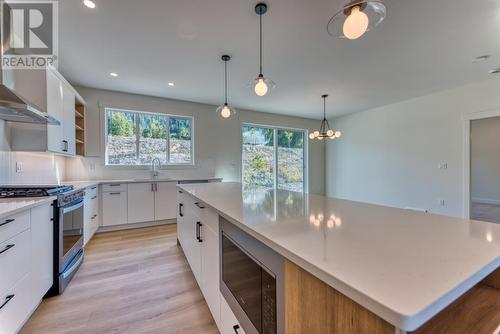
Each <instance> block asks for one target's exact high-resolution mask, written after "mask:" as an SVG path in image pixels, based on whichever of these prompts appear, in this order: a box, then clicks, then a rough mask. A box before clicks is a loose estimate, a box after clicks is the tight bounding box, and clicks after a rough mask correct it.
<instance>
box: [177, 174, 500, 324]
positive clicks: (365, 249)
mask: <svg viewBox="0 0 500 334" xmlns="http://www.w3.org/2000/svg"><path fill="white" fill-rule="evenodd" d="M178 187H179V188H181V189H183V190H184V191H186V192H188V193H190V194H191V195H192V196H194V197H196V198H198V199H199V200H201V201H203V202H204V203H206V204H207V205H208V206H210V207H212V208H213V209H215V210H217V211H218V212H219V214H221V215H222V216H223V217H225V218H227V219H228V220H229V221H231V222H232V223H233V224H235V225H236V226H238V227H240V228H241V229H242V230H244V231H245V232H247V233H249V234H250V235H252V236H253V237H255V238H256V239H258V240H260V241H261V242H263V243H264V244H266V245H268V246H269V247H270V248H272V249H274V250H275V251H276V252H278V253H280V254H281V255H283V256H284V257H286V258H288V259H289V260H291V261H293V262H294V263H296V264H297V265H299V266H301V267H302V268H304V269H305V270H307V271H308V272H310V273H311V274H313V275H315V276H316V277H318V278H319V279H321V280H323V281H324V282H326V283H327V284H329V285H330V286H332V287H333V288H335V289H336V290H338V291H340V292H341V293H343V294H345V295H346V296H348V297H349V298H351V299H353V300H354V301H356V302H357V303H359V304H361V305H362V306H364V307H365V308H367V309H369V310H371V311H372V312H374V313H375V314H377V315H378V316H380V317H381V318H383V319H385V320H387V321H388V322H390V323H391V324H393V325H394V326H396V327H397V328H399V329H402V330H406V331H413V330H415V329H417V328H418V327H420V326H421V325H422V324H424V323H425V322H427V321H428V320H429V319H430V318H432V317H433V316H434V315H436V314H437V313H439V312H440V311H441V310H442V309H444V308H445V307H446V306H448V305H449V304H451V303H452V302H453V301H455V300H456V299H457V298H458V297H460V296H461V295H462V294H463V293H464V292H466V291H468V290H469V289H470V288H472V287H473V286H474V285H476V284H477V283H479V282H480V281H481V280H482V279H483V278H485V277H486V276H488V275H489V274H490V273H492V272H493V271H495V270H496V269H497V268H499V267H500V225H497V224H492V223H485V222H478V221H471V220H463V219H457V218H451V217H445V216H440V215H434V214H428V213H421V212H414V211H408V210H403V209H396V208H389V207H383V206H376V205H370V204H364V203H358V202H352V201H346V200H340V199H334V198H327V197H324V196H317V195H308V194H302V193H296V192H289V191H284V190H279V191H276V192H275V191H272V190H270V191H262V190H260V191H257V190H254V191H242V188H241V184H240V183H209V184H186V185H179V186H178Z"/></svg>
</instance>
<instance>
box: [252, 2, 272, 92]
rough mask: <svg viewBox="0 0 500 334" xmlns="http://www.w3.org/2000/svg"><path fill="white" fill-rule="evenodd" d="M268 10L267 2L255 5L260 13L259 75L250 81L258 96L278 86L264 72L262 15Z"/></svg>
mask: <svg viewBox="0 0 500 334" xmlns="http://www.w3.org/2000/svg"><path fill="white" fill-rule="evenodd" d="M266 12H267V5H266V4H265V3H259V4H257V5H256V6H255V13H257V15H259V50H260V51H259V52H260V53H259V56H260V58H259V64H260V65H259V75H258V76H257V78H255V79H254V80H252V82H251V83H250V86H251V87H252V89H253V91H254V92H255V94H257V96H265V95H266V94H267V93H268V92H269V90H271V89H273V88H274V87H276V84H275V83H274V82H273V81H272V80H270V79H267V78H265V77H264V74H262V49H263V48H262V15H264V14H265V13H266Z"/></svg>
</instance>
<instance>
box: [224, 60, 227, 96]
mask: <svg viewBox="0 0 500 334" xmlns="http://www.w3.org/2000/svg"><path fill="white" fill-rule="evenodd" d="M224 104H227V61H224Z"/></svg>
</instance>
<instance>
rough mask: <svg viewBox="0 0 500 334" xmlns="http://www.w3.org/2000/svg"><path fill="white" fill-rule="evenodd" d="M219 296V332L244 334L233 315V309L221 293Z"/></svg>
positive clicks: (222, 333) (223, 333)
mask: <svg viewBox="0 0 500 334" xmlns="http://www.w3.org/2000/svg"><path fill="white" fill-rule="evenodd" d="M219 296H220V325H219V331H220V333H221V334H245V331H244V330H243V328H241V325H240V323H239V322H238V319H236V316H235V315H234V313H233V311H231V308H230V307H229V305H228V304H227V302H226V299H225V298H224V296H223V295H222V294H220V293H219Z"/></svg>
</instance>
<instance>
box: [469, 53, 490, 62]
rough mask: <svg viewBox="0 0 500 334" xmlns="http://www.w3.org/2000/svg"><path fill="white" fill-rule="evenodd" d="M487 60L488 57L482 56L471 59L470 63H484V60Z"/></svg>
mask: <svg viewBox="0 0 500 334" xmlns="http://www.w3.org/2000/svg"><path fill="white" fill-rule="evenodd" d="M489 58H490V56H489V55H483V56H479V57H476V58H474V59H472V62H473V63H480V62H482V61H485V60H487V59H489Z"/></svg>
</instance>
